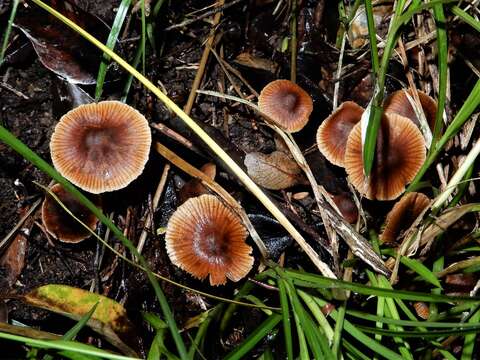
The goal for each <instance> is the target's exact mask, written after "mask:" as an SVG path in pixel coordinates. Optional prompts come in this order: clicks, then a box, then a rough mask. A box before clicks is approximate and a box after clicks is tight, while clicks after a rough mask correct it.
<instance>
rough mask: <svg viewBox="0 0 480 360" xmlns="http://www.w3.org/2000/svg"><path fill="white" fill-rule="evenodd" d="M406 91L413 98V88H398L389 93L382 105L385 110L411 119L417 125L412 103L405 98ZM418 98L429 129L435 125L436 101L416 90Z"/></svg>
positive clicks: (418, 123) (417, 120) (418, 124)
mask: <svg viewBox="0 0 480 360" xmlns="http://www.w3.org/2000/svg"><path fill="white" fill-rule="evenodd" d="M407 93H408V94H409V96H410V97H411V98H412V99H413V89H408V90H398V91H395V92H394V93H392V94H390V95H389V96H388V97H387V98H386V99H385V103H384V105H383V108H384V111H385V112H390V113H395V114H398V115H401V116H404V117H406V118H409V119H410V120H412V121H413V122H414V123H415V124H416V125H417V126H420V121H419V119H418V117H417V114H416V113H415V110H414V108H413V107H412V104H411V103H410V101H409V100H408V98H407ZM417 93H418V99H419V100H420V104H421V105H422V109H423V112H424V113H425V118H426V119H427V122H428V125H429V126H430V129H433V128H434V126H435V113H436V112H437V102H436V101H435V100H433V99H432V98H431V97H430V96H428V95H427V94H425V93H424V92H422V91H420V90H417Z"/></svg>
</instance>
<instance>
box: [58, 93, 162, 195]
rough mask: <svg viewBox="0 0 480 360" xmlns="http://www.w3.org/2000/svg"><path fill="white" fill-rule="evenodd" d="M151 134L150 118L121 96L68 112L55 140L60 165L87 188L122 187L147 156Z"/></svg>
mask: <svg viewBox="0 0 480 360" xmlns="http://www.w3.org/2000/svg"><path fill="white" fill-rule="evenodd" d="M151 143H152V136H151V133H150V128H149V126H148V122H147V120H146V119H145V117H144V116H143V115H142V114H140V113H139V112H138V111H137V110H135V109H134V108H132V107H131V106H128V105H126V104H123V103H121V102H119V101H102V102H99V103H96V104H95V103H94V104H87V105H81V106H79V107H77V108H75V109H73V110H71V111H69V112H68V113H66V114H65V115H64V116H62V118H61V119H60V121H59V122H58V124H57V126H56V127H55V131H54V133H53V135H52V139H51V141H50V152H51V156H52V162H53V165H54V166H55V168H56V169H57V170H58V171H59V172H60V173H61V174H62V175H63V176H64V177H65V178H67V179H68V180H70V181H71V182H72V183H73V184H75V185H77V186H78V187H80V188H82V189H83V190H86V191H88V192H91V193H94V194H99V193H103V192H106V191H114V190H118V189H122V188H124V187H126V186H127V185H128V184H130V183H131V182H132V181H133V180H135V179H136V178H137V177H138V176H139V175H140V174H141V173H142V172H143V169H144V167H145V164H146V162H147V160H148V155H149V152H150V145H151Z"/></svg>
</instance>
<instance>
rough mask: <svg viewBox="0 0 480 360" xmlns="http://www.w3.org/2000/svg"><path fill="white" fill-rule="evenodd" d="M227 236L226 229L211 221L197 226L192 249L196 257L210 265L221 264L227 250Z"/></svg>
mask: <svg viewBox="0 0 480 360" xmlns="http://www.w3.org/2000/svg"><path fill="white" fill-rule="evenodd" d="M228 240H229V234H228V232H227V231H226V229H225V228H224V227H222V226H219V224H216V223H214V222H212V221H207V222H204V223H200V224H198V225H197V228H196V231H195V234H194V249H195V252H196V253H197V255H198V256H200V257H202V258H203V259H205V260H207V261H208V262H210V263H223V262H225V260H226V257H225V255H226V254H227V253H228V250H229V244H228Z"/></svg>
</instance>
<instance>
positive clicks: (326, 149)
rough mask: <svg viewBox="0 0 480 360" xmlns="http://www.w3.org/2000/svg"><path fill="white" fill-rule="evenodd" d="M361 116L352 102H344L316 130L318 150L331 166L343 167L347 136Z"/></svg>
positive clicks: (360, 110) (357, 106)
mask: <svg viewBox="0 0 480 360" xmlns="http://www.w3.org/2000/svg"><path fill="white" fill-rule="evenodd" d="M362 114H363V108H362V107H361V106H359V105H357V104H356V103H355V102H353V101H345V102H344V103H342V105H340V107H339V108H338V109H337V110H335V111H334V112H333V113H332V114H331V115H330V116H329V117H328V118H326V119H325V120H324V121H323V122H322V125H320V127H319V128H318V131H317V146H318V149H319V150H320V152H321V153H322V154H323V156H325V158H326V159H327V160H328V161H330V162H331V163H332V164H334V165H337V166H341V167H343V166H344V158H345V148H346V146H347V139H348V135H349V134H350V131H351V130H352V128H353V127H354V126H355V124H357V123H358V122H359V121H360V119H361V118H362Z"/></svg>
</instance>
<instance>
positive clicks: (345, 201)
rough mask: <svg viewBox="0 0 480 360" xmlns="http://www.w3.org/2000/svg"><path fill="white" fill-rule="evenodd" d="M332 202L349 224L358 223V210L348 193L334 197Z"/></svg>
mask: <svg viewBox="0 0 480 360" xmlns="http://www.w3.org/2000/svg"><path fill="white" fill-rule="evenodd" d="M332 200H333V202H334V203H335V205H337V208H338V210H340V213H341V214H342V216H343V218H344V219H345V220H346V221H347V222H348V223H350V224H355V223H356V222H357V219H358V209H357V206H356V205H355V202H354V201H353V200H352V198H351V196H350V195H349V194H348V193H340V194H336V195H332Z"/></svg>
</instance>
